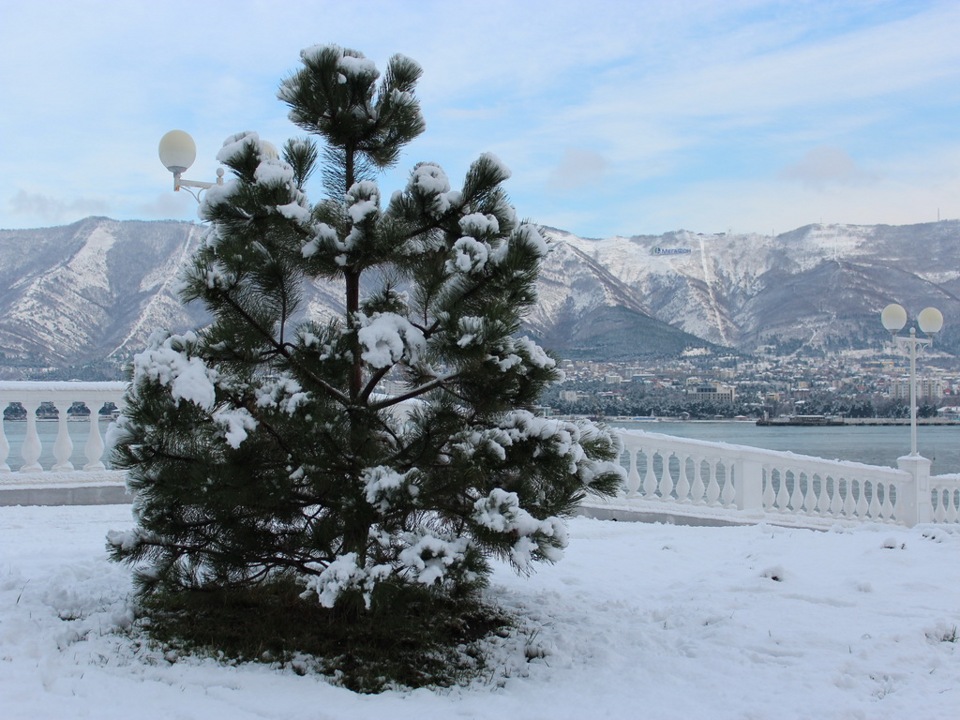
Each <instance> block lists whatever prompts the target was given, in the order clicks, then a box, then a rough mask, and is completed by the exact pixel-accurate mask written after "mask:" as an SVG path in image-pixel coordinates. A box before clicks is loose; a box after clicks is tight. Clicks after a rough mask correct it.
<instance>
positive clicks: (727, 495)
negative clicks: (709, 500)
mask: <svg viewBox="0 0 960 720" xmlns="http://www.w3.org/2000/svg"><path fill="white" fill-rule="evenodd" d="M735 472H736V469H735V466H734V464H733V463H731V462H729V461H727V462H726V463H725V464H724V466H723V491H722V492H721V493H720V503H721V504H722V505H723V507H725V508H729V507H733V503H734V501H735V500H736V499H737V490H736V488H735V487H734V486H733V483H734V477H733V475H734V473H735ZM736 482H740V478H736Z"/></svg>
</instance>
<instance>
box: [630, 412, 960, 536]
mask: <svg viewBox="0 0 960 720" xmlns="http://www.w3.org/2000/svg"><path fill="white" fill-rule="evenodd" d="M620 437H621V439H622V441H623V445H624V454H623V456H622V458H621V462H622V463H623V464H624V467H625V468H626V469H627V480H626V485H625V487H624V489H623V493H622V497H621V499H620V500H622V501H623V500H625V501H627V502H628V503H629V502H631V501H639V502H640V504H642V505H643V506H644V508H645V509H648V510H649V509H650V508H651V506H653V507H656V506H657V505H659V506H661V507H663V508H664V511H666V508H667V506H670V510H671V511H676V510H677V509H681V510H682V508H684V507H686V508H697V509H710V510H713V511H714V513H716V512H720V513H722V514H725V515H727V516H728V517H731V518H734V517H735V516H739V517H741V518H743V519H744V520H746V519H747V518H748V517H753V518H757V517H761V516H762V517H767V518H769V517H771V516H772V517H777V516H779V517H783V516H793V517H796V518H809V519H817V521H819V522H820V523H822V522H823V521H824V520H834V521H837V520H858V521H871V522H887V523H897V524H901V525H909V526H913V525H916V524H917V523H926V522H937V523H956V522H960V475H940V476H931V475H930V461H929V460H927V459H926V458H923V457H920V456H905V457H902V458H899V460H898V465H899V467H897V468H891V467H879V466H874V465H865V464H863V463H856V462H846V461H840V460H825V459H823V458H818V457H811V456H808V455H798V454H795V453H791V452H779V451H775V450H764V449H760V448H754V447H747V446H743V445H731V444H727V443H717V442H706V441H702V440H690V439H687V438H678V437H674V436H671V435H662V434H659V433H650V432H645V431H642V430H623V431H621V432H620Z"/></svg>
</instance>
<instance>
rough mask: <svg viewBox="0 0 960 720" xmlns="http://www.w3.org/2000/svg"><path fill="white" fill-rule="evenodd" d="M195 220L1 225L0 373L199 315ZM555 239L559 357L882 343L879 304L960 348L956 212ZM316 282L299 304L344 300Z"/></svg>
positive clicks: (121, 345) (105, 348) (81, 357)
mask: <svg viewBox="0 0 960 720" xmlns="http://www.w3.org/2000/svg"><path fill="white" fill-rule="evenodd" d="M201 235H202V228H200V227H199V226H197V225H194V224H191V223H183V222H173V221H171V222H137V221H124V222H118V221H114V220H109V219H106V218H87V219H86V220H82V221H80V222H77V223H74V224H73V225H68V226H64V227H54V228H43V229H36V230H0V353H2V355H0V378H3V377H6V378H13V377H21V376H26V375H29V374H31V373H34V374H35V373H36V372H37V370H38V368H45V367H46V368H60V369H62V372H66V373H68V374H69V373H70V372H73V370H65V368H76V367H78V366H83V365H96V364H98V363H106V364H109V365H113V366H116V365H119V364H122V363H123V362H124V361H125V360H126V359H127V358H129V357H130V355H131V354H132V353H134V352H137V351H138V350H139V349H140V348H142V347H143V345H144V342H145V340H146V338H147V337H148V336H149V335H150V333H151V332H153V331H154V330H156V329H159V328H169V329H172V330H174V331H182V330H184V329H187V328H192V327H197V326H200V325H202V324H204V322H205V317H204V314H203V312H202V310H201V309H200V308H199V307H183V306H182V305H181V304H180V302H179V300H178V299H177V297H176V293H175V286H176V276H177V270H178V268H179V267H180V266H181V265H182V264H183V263H184V262H186V260H187V259H188V258H189V257H190V255H191V253H192V252H193V251H194V249H195V248H196V247H197V244H198V243H199V241H200V237H201ZM545 235H546V236H547V237H548V239H549V241H550V243H551V245H552V251H551V253H550V254H549V256H548V257H547V259H546V261H545V263H544V266H543V271H542V275H541V278H540V286H539V290H540V303H539V305H538V307H537V308H536V309H535V310H534V312H533V313H531V315H530V316H529V318H528V324H527V328H526V332H529V333H530V334H532V335H534V336H535V337H537V339H538V340H539V341H540V342H541V343H542V344H544V345H545V346H546V347H548V348H550V349H552V350H554V351H556V352H557V353H559V354H560V355H561V356H564V357H571V358H584V359H596V360H615V359H617V360H628V359H633V358H638V357H644V356H664V357H670V356H676V355H677V354H679V353H680V352H682V351H683V350H684V349H685V348H689V347H696V346H702V345H705V344H715V345H721V346H726V347H730V348H732V349H734V350H736V351H740V352H746V353H752V352H755V351H757V350H758V349H759V348H761V347H772V348H775V349H778V350H779V351H781V352H783V353H789V352H792V351H794V350H796V349H798V348H807V349H815V350H820V349H825V350H834V349H839V348H862V347H878V346H879V343H880V341H881V339H882V337H883V335H884V331H883V329H882V328H881V326H880V323H879V319H878V313H879V311H880V309H881V308H882V307H883V306H884V305H886V304H887V303H888V302H894V301H896V302H900V303H901V304H903V305H904V306H905V307H907V308H908V310H910V311H911V312H913V313H916V312H917V311H919V310H920V309H921V308H923V307H926V306H928V305H934V306H936V307H938V308H940V310H941V311H943V314H944V316H945V317H946V318H947V324H946V326H945V327H944V331H943V333H942V338H940V339H939V340H938V347H939V348H941V349H945V350H948V351H951V352H954V353H957V352H960V332H958V330H957V329H956V328H955V327H951V323H950V319H951V318H960V221H955V220H950V221H943V222H937V223H928V224H923V225H912V226H903V227H892V226H883V225H880V226H850V225H829V226H823V225H811V226H807V227H804V228H800V229H798V230H794V231H792V232H789V233H784V234H781V235H777V236H763V235H752V234H751V235H726V234H713V235H705V234H700V233H692V232H687V231H683V230H681V231H678V232H673V233H667V234H665V235H658V236H636V237H630V238H622V237H614V238H607V239H602V240H595V239H587V238H580V237H576V236H574V235H571V234H569V233H566V232H563V231H562V230H555V229H549V228H548V229H545ZM340 302H341V300H340V296H339V293H338V291H337V290H336V288H333V287H330V286H329V285H324V284H322V283H321V284H317V285H314V286H311V287H310V288H308V291H307V292H306V293H305V311H306V312H307V313H308V314H310V315H314V316H317V315H321V316H323V315H329V314H331V313H334V312H338V311H339V309H340V306H339V303H340Z"/></svg>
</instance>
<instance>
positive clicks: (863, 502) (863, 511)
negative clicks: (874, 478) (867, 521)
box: [856, 480, 870, 518]
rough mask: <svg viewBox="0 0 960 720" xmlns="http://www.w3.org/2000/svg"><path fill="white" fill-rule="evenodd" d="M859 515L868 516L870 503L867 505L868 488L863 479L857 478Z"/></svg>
mask: <svg viewBox="0 0 960 720" xmlns="http://www.w3.org/2000/svg"><path fill="white" fill-rule="evenodd" d="M856 483H857V516H858V517H861V518H865V517H866V516H867V510H868V509H869V507H870V506H869V505H867V493H866V488H864V486H863V480H857V481H856Z"/></svg>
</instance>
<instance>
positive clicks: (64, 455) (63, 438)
mask: <svg viewBox="0 0 960 720" xmlns="http://www.w3.org/2000/svg"><path fill="white" fill-rule="evenodd" d="M71 404H72V403H71V402H69V401H66V400H57V401H56V402H54V407H56V408H57V440H56V442H54V444H53V457H54V460H55V462H54V464H53V467H52V468H51V470H53V471H54V472H69V471H71V470H73V463H72V462H70V456H71V455H72V454H73V440H71V439H70V433H69V432H68V430H67V417H68V416H67V410H68V409H69V408H70V406H71Z"/></svg>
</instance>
